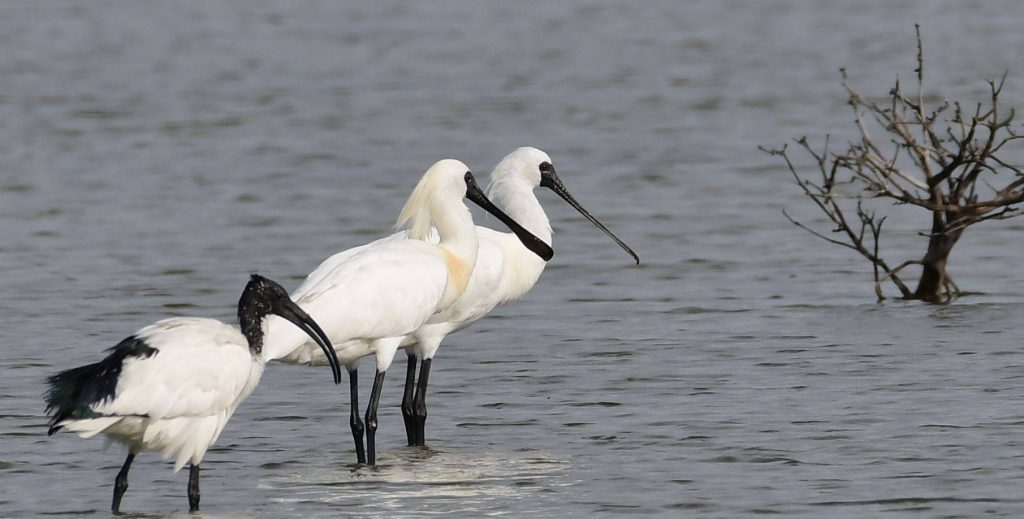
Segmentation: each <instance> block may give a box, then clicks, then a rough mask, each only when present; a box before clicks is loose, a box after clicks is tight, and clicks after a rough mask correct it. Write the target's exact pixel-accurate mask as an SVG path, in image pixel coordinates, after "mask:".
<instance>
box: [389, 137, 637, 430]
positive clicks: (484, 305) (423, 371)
mask: <svg viewBox="0 0 1024 519" xmlns="http://www.w3.org/2000/svg"><path fill="white" fill-rule="evenodd" d="M537 186H541V187H546V188H548V189H551V190H552V191H554V192H555V193H556V194H558V196H560V197H561V198H562V199H563V200H565V201H566V202H568V203H569V205H571V206H572V207H573V208H575V209H576V210H577V211H579V213H580V214H582V215H583V216H584V217H585V218H586V219H587V220H589V221H590V222H591V223H593V224H594V225H595V226H597V227H598V228H599V229H601V230H602V231H603V232H604V233H605V234H607V235H608V236H609V237H611V239H612V240H614V241H615V243H617V244H618V245H619V246H620V247H622V248H623V249H624V250H625V251H626V252H627V253H629V255H630V256H632V257H633V259H634V260H635V261H636V263H637V264H638V265H639V264H640V257H639V256H637V254H636V253H635V252H633V249H631V248H629V246H628V245H626V244H625V243H624V242H623V241H622V240H620V239H619V238H618V236H615V234H613V233H612V232H611V231H610V230H608V228H607V227H605V226H604V225H603V224H602V223H601V222H599V221H598V220H597V218H595V217H594V216H593V215H592V214H590V212H589V211H587V210H586V209H585V208H584V207H583V206H582V205H581V204H580V203H579V202H577V201H576V199H575V198H574V197H573V196H572V195H571V194H570V193H569V190H568V189H566V187H565V184H563V183H562V180H561V179H560V178H559V177H558V175H557V174H556V173H555V168H554V166H553V165H552V161H551V157H549V156H548V154H547V153H544V152H543V151H541V150H539V149H537V148H532V147H522V148H518V149H516V150H515V151H513V152H512V153H510V154H508V155H506V156H505V157H504V158H503V159H502V160H501V161H500V162H499V163H498V165H497V166H495V168H494V171H493V172H491V181H490V184H489V185H488V189H487V194H488V197H490V198H491V200H492V201H493V202H494V203H495V204H497V205H498V206H499V207H501V208H502V209H504V210H505V211H506V213H507V214H508V215H509V216H511V217H512V218H513V219H514V220H515V221H517V222H519V223H521V224H522V225H523V226H524V227H526V228H527V229H528V230H529V231H530V232H531V233H533V234H534V235H536V236H537V237H539V238H540V239H541V240H543V241H544V242H545V243H547V244H551V243H552V230H551V223H550V221H549V220H548V217H547V214H546V213H545V212H544V208H543V207H541V205H540V201H539V200H537V197H536V195H535V194H534V192H533V190H534V188H536V187H537ZM476 230H477V235H478V236H479V240H480V241H479V247H480V250H479V253H478V255H477V264H476V265H477V266H476V269H474V270H473V275H472V277H470V280H469V284H468V286H467V288H466V291H465V292H464V293H463V294H462V297H460V298H459V299H458V300H457V301H456V302H455V303H454V304H452V305H451V306H449V307H448V308H446V309H445V310H443V311H441V312H439V313H437V314H436V315H434V316H432V317H431V318H430V320H428V321H427V323H426V324H425V325H423V326H422V327H421V328H420V329H419V330H417V331H416V332H415V334H414V336H413V337H412V338H411V340H408V341H406V342H407V343H413V344H409V345H408V347H407V350H406V352H407V353H408V356H409V357H408V366H407V369H406V378H405V391H404V396H403V398H402V416H403V418H404V419H405V429H406V437H407V439H408V443H409V445H410V446H412V445H424V444H425V438H424V436H425V432H424V428H425V423H426V419H427V406H426V394H427V382H428V380H429V379H428V377H429V374H430V365H431V362H432V359H433V357H434V355H435V354H436V353H437V350H438V348H439V347H440V345H441V341H442V340H443V339H444V338H445V336H447V335H448V334H449V333H452V332H455V331H458V330H461V329H463V328H465V327H467V326H469V325H470V324H472V323H473V322H475V321H477V320H478V319H480V318H482V317H483V316H485V315H487V314H488V313H490V311H491V310H493V309H494V308H495V307H496V306H498V305H500V304H503V303H506V302H509V301H512V300H514V299H517V298H519V297H522V296H523V295H524V294H526V292H528V291H529V290H530V289H531V288H533V285H534V284H536V283H537V280H538V279H539V278H540V275H541V273H542V272H543V271H544V266H545V265H546V263H545V262H544V261H539V260H538V259H537V256H536V255H535V254H532V253H531V252H530V251H528V250H527V249H525V248H524V247H523V246H522V244H521V243H520V242H519V241H518V240H517V239H515V237H513V236H512V235H510V234H508V233H504V232H500V231H496V230H494V229H490V228H488V227H483V226H477V228H476ZM417 361H422V364H421V365H420V372H419V378H418V380H417V379H416V365H417Z"/></svg>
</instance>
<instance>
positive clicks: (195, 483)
mask: <svg viewBox="0 0 1024 519" xmlns="http://www.w3.org/2000/svg"><path fill="white" fill-rule="evenodd" d="M188 511H189V512H198V511H199V465H198V464H196V463H193V464H191V465H189V469H188Z"/></svg>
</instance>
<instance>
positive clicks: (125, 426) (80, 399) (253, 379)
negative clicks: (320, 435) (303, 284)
mask: <svg viewBox="0 0 1024 519" xmlns="http://www.w3.org/2000/svg"><path fill="white" fill-rule="evenodd" d="M270 314H276V315H279V316H281V317H283V318H285V319H287V320H288V321H290V322H292V323H294V324H295V326H297V327H298V328H297V329H299V330H301V332H302V333H305V334H307V335H308V336H309V337H312V338H313V340H314V341H316V343H317V344H318V345H319V346H320V348H321V350H322V351H323V353H324V355H325V358H326V359H328V362H329V363H330V364H331V369H332V370H333V371H334V383H335V384H338V383H340V382H341V367H340V366H339V364H338V358H337V357H336V356H335V353H334V350H333V349H332V348H331V345H330V341H329V340H328V339H327V336H326V334H324V332H323V330H321V329H320V327H319V326H318V325H317V323H316V322H315V321H313V320H312V319H311V318H310V317H309V316H308V315H306V313H305V312H303V311H302V310H301V309H300V308H299V307H298V306H297V305H295V303H293V302H292V301H291V299H289V298H288V293H287V292H286V291H285V290H284V288H282V287H281V285H278V284H277V283H275V282H274V281H271V280H269V279H267V278H265V277H262V276H259V275H256V274H253V275H252V278H251V280H250V281H249V283H248V284H246V286H245V290H244V291H243V292H242V297H241V298H240V299H239V300H238V323H239V325H240V328H241V331H239V329H238V328H235V327H234V326H229V325H227V324H224V323H222V322H220V321H217V320H215V319H206V318H202V317H175V318H171V319H164V320H162V321H159V322H157V323H155V324H152V325H150V326H146V327H145V328H142V329H141V330H139V331H137V332H135V334H134V335H132V336H130V337H128V338H127V339H125V340H123V341H121V342H120V343H119V344H117V345H116V346H114V347H113V348H111V349H110V351H111V353H110V355H108V356H107V357H106V358H105V359H103V360H101V361H99V362H97V363H95V364H89V365H86V366H81V367H78V368H74V369H69V370H66V371H62V372H60V373H57V374H56V375H53V376H51V377H50V378H49V379H48V382H49V391H48V392H47V394H46V412H47V413H48V414H51V418H50V430H49V433H48V434H51V435H52V434H53V433H55V432H57V431H58V430H60V429H67V430H69V431H72V432H75V433H78V435H79V436H81V437H83V438H89V437H92V436H95V435H96V434H99V433H104V434H106V435H107V436H108V437H109V438H110V439H112V440H114V441H117V442H119V443H123V444H125V445H127V446H128V458H127V459H126V460H125V462H124V465H123V466H122V467H121V470H120V472H118V473H117V478H116V479H115V480H114V500H113V503H112V504H111V510H112V511H113V512H114V513H115V514H116V513H119V509H120V506H121V497H122V496H123V495H124V492H125V490H127V489H128V470H129V469H130V468H131V465H132V461H133V460H134V459H135V455H136V454H138V453H139V451H142V450H156V451H161V453H162V454H163V457H164V459H171V458H173V459H174V460H175V462H174V471H175V472H177V471H179V470H181V468H182V467H183V466H184V465H185V463H186V462H189V463H191V469H190V471H189V476H188V505H189V510H190V511H192V512H194V511H196V510H198V509H199V464H200V463H201V462H202V461H203V455H204V454H206V450H207V449H208V448H209V447H210V445H212V444H213V442H215V441H216V440H217V437H218V436H220V433H221V431H222V430H223V429H224V425H225V424H227V422H228V420H229V419H230V418H231V415H232V414H233V413H234V412H235V409H237V408H238V405H239V404H241V403H242V401H243V400H245V399H246V397H248V396H249V394H250V393H252V390H253V389H255V388H256V384H257V383H259V381H260V376H261V375H262V374H263V367H264V364H265V363H266V360H267V359H266V355H265V350H264V349H263V346H264V339H265V334H266V332H267V327H266V324H267V319H266V317H267V316H268V315H270Z"/></svg>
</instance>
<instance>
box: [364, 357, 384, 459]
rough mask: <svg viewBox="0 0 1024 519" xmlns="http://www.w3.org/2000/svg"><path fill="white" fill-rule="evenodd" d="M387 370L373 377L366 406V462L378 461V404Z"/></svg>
mask: <svg viewBox="0 0 1024 519" xmlns="http://www.w3.org/2000/svg"><path fill="white" fill-rule="evenodd" d="M385 373H387V371H378V372H377V375H376V376H374V377H373V390H372V391H371V392H370V402H369V404H367V406H366V464H367V465H374V464H376V463H377V446H376V438H377V405H378V404H380V391H381V388H383V387H384V374H385Z"/></svg>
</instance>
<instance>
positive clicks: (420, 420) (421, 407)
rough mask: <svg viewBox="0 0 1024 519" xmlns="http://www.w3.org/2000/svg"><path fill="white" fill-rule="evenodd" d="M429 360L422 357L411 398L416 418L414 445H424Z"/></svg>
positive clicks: (425, 442) (425, 441) (425, 439)
mask: <svg viewBox="0 0 1024 519" xmlns="http://www.w3.org/2000/svg"><path fill="white" fill-rule="evenodd" d="M430 361H431V359H424V360H423V364H422V365H421V366H420V377H419V381H418V382H417V383H416V398H415V400H413V404H412V409H413V414H414V416H415V418H416V445H420V446H422V445H426V444H427V438H426V428H427V381H428V380H429V379H430Z"/></svg>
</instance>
